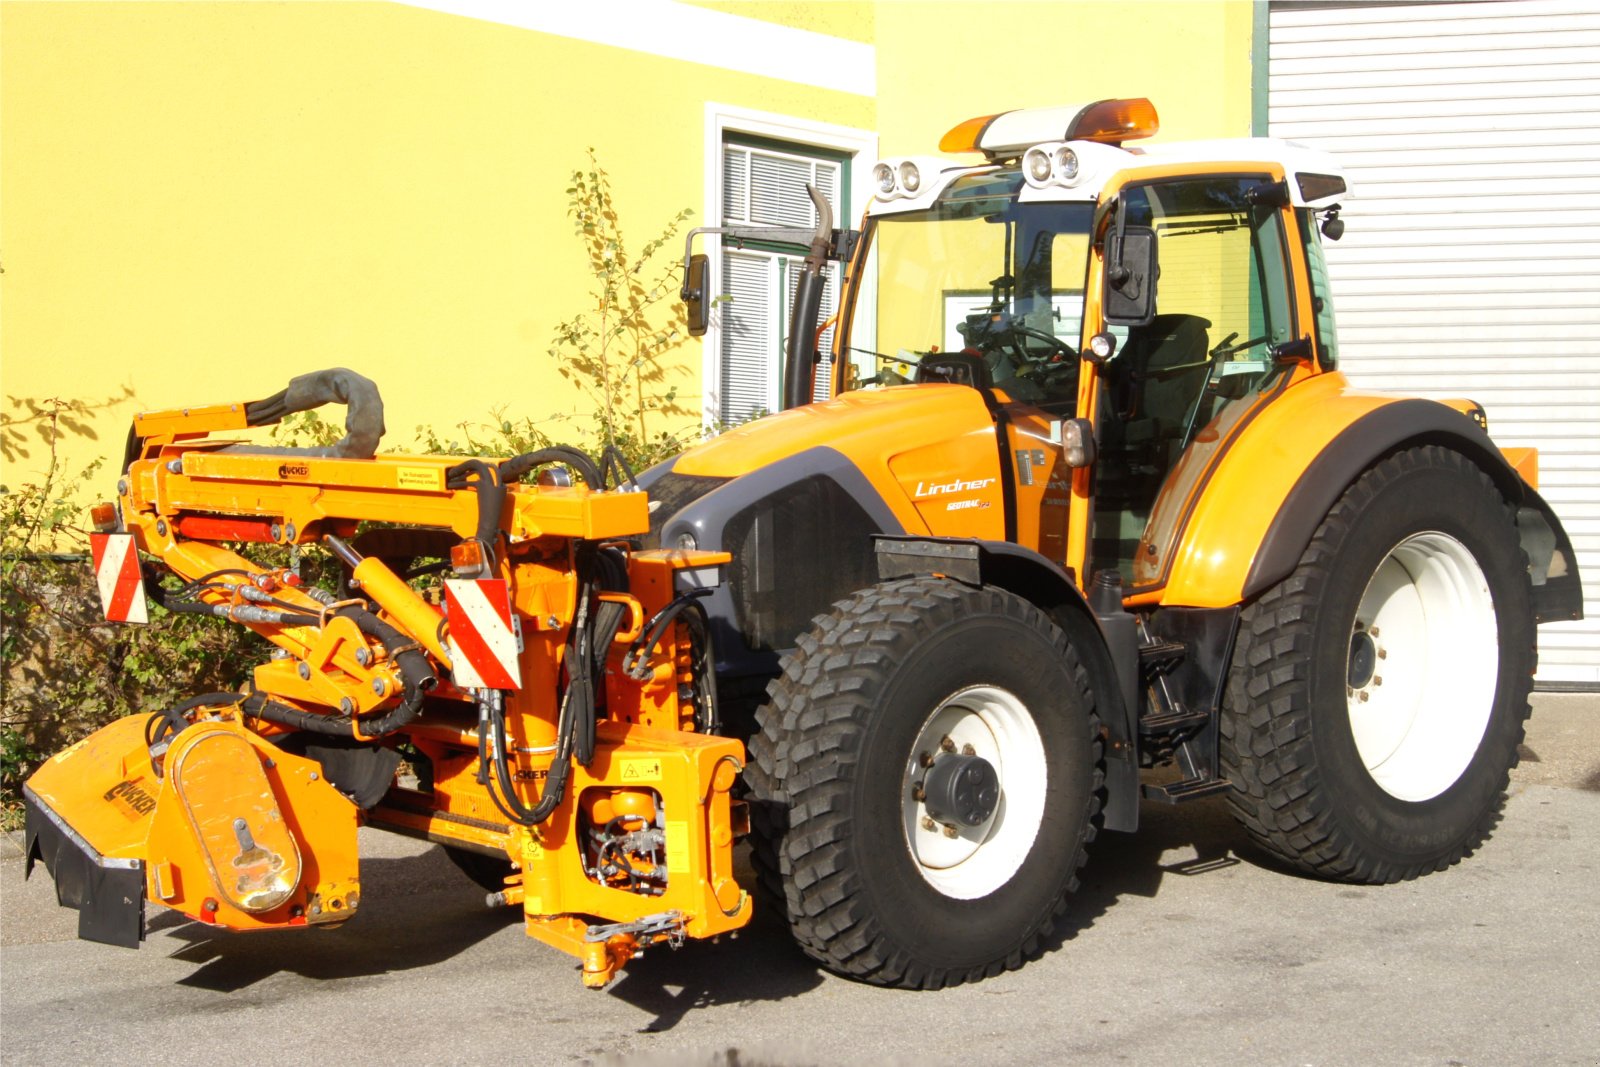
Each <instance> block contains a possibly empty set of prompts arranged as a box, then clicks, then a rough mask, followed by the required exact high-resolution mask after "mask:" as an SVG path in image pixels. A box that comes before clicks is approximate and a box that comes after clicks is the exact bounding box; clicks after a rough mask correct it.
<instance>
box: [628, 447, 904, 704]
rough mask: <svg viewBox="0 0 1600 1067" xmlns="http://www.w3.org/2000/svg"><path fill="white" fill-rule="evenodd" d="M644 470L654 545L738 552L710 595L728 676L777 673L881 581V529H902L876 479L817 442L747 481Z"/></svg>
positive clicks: (721, 668)
mask: <svg viewBox="0 0 1600 1067" xmlns="http://www.w3.org/2000/svg"><path fill="white" fill-rule="evenodd" d="M673 464H674V461H668V462H667V463H663V464H661V465H660V466H657V467H654V468H652V469H651V470H649V471H646V472H645V473H644V474H642V475H640V477H639V482H640V484H641V485H642V486H643V487H644V489H645V490H646V491H647V492H648V493H649V494H650V506H651V515H650V533H649V536H648V538H647V540H646V543H645V544H646V547H650V548H657V547H659V548H675V547H680V546H683V547H687V546H688V544H689V539H691V538H692V540H693V544H694V546H695V547H697V548H700V549H703V550H707V551H718V550H721V551H726V552H730V553H732V554H733V562H732V563H731V564H729V565H728V568H727V570H726V572H725V576H724V579H725V580H724V582H723V585H722V587H721V588H719V589H718V590H717V591H716V592H715V593H714V594H712V596H711V597H709V598H708V599H707V601H706V611H707V613H708V614H709V615H710V616H711V622H712V633H713V637H714V640H715V642H716V650H717V673H718V676H719V677H722V678H727V679H734V678H749V677H752V676H757V677H769V676H771V675H773V674H775V673H776V672H777V666H778V654H779V653H780V652H782V651H783V650H784V649H786V648H791V647H793V645H794V641H795V638H796V637H797V636H798V635H799V634H800V633H801V632H803V631H804V630H805V629H806V628H807V627H808V626H809V625H810V623H811V619H812V618H813V617H814V616H815V615H817V614H818V613H819V612H822V611H824V610H826V609H827V607H828V605H830V604H832V603H833V602H834V601H836V600H839V599H841V598H842V597H845V596H848V595H849V594H850V593H853V592H855V591H856V590H857V589H862V588H865V587H866V586H869V585H871V584H872V583H873V582H875V581H877V578H878V574H877V564H876V561H875V558H874V553H873V535H875V534H880V533H901V532H903V530H902V527H901V525H900V523H899V521H898V520H896V519H895V517H894V513H893V512H891V511H890V510H889V507H888V505H887V504H885V503H884V501H883V499H882V498H881V497H880V496H878V494H877V492H876V491H875V490H874V489H873V488H872V486H871V484H870V483H869V482H868V481H867V479H866V478H865V477H864V476H862V474H861V472H860V471H859V470H857V469H856V467H855V466H854V465H853V464H852V463H851V462H850V461H849V460H847V459H846V458H845V457H844V456H843V455H841V454H840V453H838V452H836V451H834V450H833V449H831V448H812V449H807V450H806V451H804V452H801V453H798V454H796V455H793V456H790V457H789V458H787V459H785V460H782V461H780V462H778V463H774V464H772V465H770V466H768V467H764V468H762V469H760V470H757V471H753V472H751V473H749V474H746V475H743V476H741V477H738V478H711V477H702V476H698V475H690V474H679V473H676V472H675V471H674V470H673V469H672V467H673Z"/></svg>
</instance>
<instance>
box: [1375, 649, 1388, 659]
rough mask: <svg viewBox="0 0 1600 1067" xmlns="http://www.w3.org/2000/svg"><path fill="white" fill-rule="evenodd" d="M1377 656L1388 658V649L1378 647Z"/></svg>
mask: <svg viewBox="0 0 1600 1067" xmlns="http://www.w3.org/2000/svg"><path fill="white" fill-rule="evenodd" d="M1378 658H1379V659H1388V658H1389V650H1388V649H1387V648H1380V649H1378Z"/></svg>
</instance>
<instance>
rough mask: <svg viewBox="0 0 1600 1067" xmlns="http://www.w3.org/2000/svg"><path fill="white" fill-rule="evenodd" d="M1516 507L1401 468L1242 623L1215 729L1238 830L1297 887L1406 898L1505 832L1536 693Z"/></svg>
mask: <svg viewBox="0 0 1600 1067" xmlns="http://www.w3.org/2000/svg"><path fill="white" fill-rule="evenodd" d="M1534 662H1535V650H1534V620H1533V608H1532V598H1531V591H1530V586H1529V578H1528V574H1527V567H1526V564H1525V561H1524V557H1523V554H1522V550H1521V546H1520V544H1519V541H1518V538H1517V534H1516V530H1515V527H1514V525H1513V521H1512V517H1511V513H1510V510H1509V507H1508V506H1507V504H1506V501H1505V500H1504V498H1503V497H1502V496H1501V495H1500V492H1499V490H1498V489H1496V488H1495V486H1494V483H1493V482H1491V481H1490V480H1489V478H1488V477H1487V475H1485V474H1484V473H1483V472H1482V471H1481V470H1480V469H1479V468H1478V467H1476V466H1475V465H1473V464H1472V463H1471V462H1470V461H1468V460H1467V459H1466V458H1465V457H1463V456H1462V455H1460V454H1459V453H1456V452H1453V451H1449V450H1447V449H1443V448H1439V447H1436V446H1428V447H1423V448H1414V449H1410V450H1408V451H1405V452H1400V453H1397V454H1395V455H1393V456H1391V457H1389V458H1388V459H1385V460H1383V461H1382V462H1380V463H1378V464H1377V465H1376V466H1374V467H1372V468H1371V469H1370V470H1369V471H1367V473H1366V474H1364V475H1362V476H1361V478H1359V479H1358V480H1357V481H1356V482H1355V483H1354V484H1352V485H1351V486H1350V488H1349V489H1348V490H1346V491H1345V493H1344V495H1343V496H1342V497H1341V498H1340V499H1339V501H1338V503H1337V504H1335V505H1334V507H1333V509H1332V510H1331V511H1330V512H1329V514H1328V516H1327V518H1326V519H1324V520H1323V522H1322V525H1321V526H1320V527H1319V528H1318V530H1317V532H1316V534H1315V536H1314V537H1313V538H1312V540H1311V544H1310V545H1309V546H1308V547H1307V548H1306V551H1305V554H1304V556H1302V558H1301V561H1300V564H1299V566H1298V567H1297V568H1296V569H1295V571H1294V572H1293V573H1292V574H1290V575H1289V577H1287V578H1285V579H1284V580H1283V581H1282V582H1280V583H1279V584H1278V585H1277V586H1275V587H1274V588H1272V589H1271V590H1269V591H1268V592H1267V593H1265V594H1264V595H1263V596H1262V597H1261V598H1260V599H1259V600H1257V601H1256V602H1255V603H1253V604H1251V605H1249V606H1248V607H1246V608H1245V610H1244V613H1243V616H1242V618H1241V621H1240V628H1239V643H1238V647H1237V648H1236V649H1235V652H1234V657H1233V666H1232V668H1231V670H1230V673H1229V678H1228V687H1227V696H1226V700H1225V704H1224V709H1223V716H1222V762H1223V767H1224V771H1225V773H1226V774H1227V776H1228V777H1229V778H1230V779H1232V781H1233V783H1234V786H1235V790H1234V792H1233V794H1232V797H1231V803H1232V807H1233V810H1234V813H1235V815H1237V816H1238V818H1239V819H1240V821H1241V822H1242V823H1243V824H1244V826H1245V827H1246V828H1247V829H1248V830H1249V831H1250V833H1251V835H1252V836H1253V837H1254V838H1255V840H1256V842H1257V843H1258V844H1260V845H1262V846H1263V847H1265V848H1266V849H1267V850H1269V851H1270V852H1272V853H1274V854H1275V855H1277V856H1278V857H1280V858H1282V859H1283V860H1285V861H1287V862H1288V863H1290V864H1291V865H1293V866H1295V867H1298V868H1300V869H1302V870H1305V871H1308V872H1311V873H1314V874H1317V875H1321V876H1323V877H1329V878H1334V879H1338V880H1341V881H1351V882H1371V883H1378V882H1395V881H1400V880H1403V879H1409V878H1415V877H1417V876H1418V875H1422V874H1426V873H1428V872H1430V871H1436V870H1443V869H1444V868H1446V867H1448V866H1450V865H1451V864H1454V863H1456V862H1457V861H1459V860H1460V859H1461V858H1462V857H1463V856H1466V855H1468V854H1470V853H1471V852H1472V851H1473V850H1474V849H1475V848H1477V847H1478V845H1479V844H1481V843H1482V842H1483V841H1484V839H1485V838H1487V837H1488V835H1489V833H1490V831H1491V830H1492V829H1493V828H1494V825H1495V823H1496V822H1498V821H1499V815H1500V809H1501V807H1502V805H1503V804H1504V801H1505V789H1506V784H1507V782H1508V779H1509V773H1510V769H1511V768H1512V767H1514V766H1515V765H1516V762H1517V746H1518V745H1519V744H1520V743H1521V741H1522V736H1523V723H1524V721H1525V720H1526V719H1527V717H1528V691H1529V689H1530V687H1531V684H1532V675H1533V666H1534Z"/></svg>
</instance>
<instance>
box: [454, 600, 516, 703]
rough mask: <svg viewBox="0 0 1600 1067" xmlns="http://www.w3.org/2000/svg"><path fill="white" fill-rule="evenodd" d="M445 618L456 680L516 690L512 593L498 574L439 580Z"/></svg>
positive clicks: (471, 686) (471, 685) (470, 685)
mask: <svg viewBox="0 0 1600 1067" xmlns="http://www.w3.org/2000/svg"><path fill="white" fill-rule="evenodd" d="M444 611H445V617H446V618H448V619H449V620H450V663H451V665H452V668H453V670H454V672H455V679H456V684H457V685H459V686H465V687H466V688H469V689H521V688H522V668H521V665H520V664H519V663H518V662H517V633H516V630H515V629H514V628H513V626H512V621H511V594H510V590H509V589H508V588H507V587H506V583H505V581H504V580H502V579H499V578H480V579H462V578H451V579H449V580H447V581H446V582H445V583H444Z"/></svg>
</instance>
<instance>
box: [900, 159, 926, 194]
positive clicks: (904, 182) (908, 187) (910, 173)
mask: <svg viewBox="0 0 1600 1067" xmlns="http://www.w3.org/2000/svg"><path fill="white" fill-rule="evenodd" d="M921 184H922V172H921V171H920V170H918V169H917V165H916V164H915V163H913V162H911V161H910V160H909V159H908V160H906V161H905V162H904V163H902V164H900V187H901V188H902V189H904V190H905V191H906V192H908V193H914V192H916V191H917V187H918V186H920V185H921Z"/></svg>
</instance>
